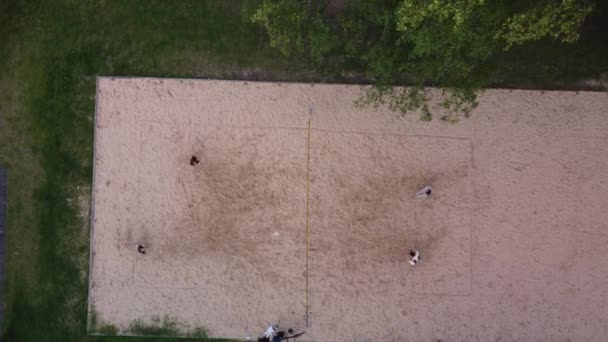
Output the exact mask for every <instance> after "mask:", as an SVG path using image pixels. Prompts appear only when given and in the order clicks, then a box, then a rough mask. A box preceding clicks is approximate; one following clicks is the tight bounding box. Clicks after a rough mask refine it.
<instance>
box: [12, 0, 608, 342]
mask: <svg viewBox="0 0 608 342" xmlns="http://www.w3.org/2000/svg"><path fill="white" fill-rule="evenodd" d="M240 4H241V2H240V1H213V2H211V1H210V2H204V3H203V2H201V1H179V2H170V1H152V0H147V1H117V0H110V1H78V2H73V1H62V0H56V1H37V0H31V1H19V0H1V1H0V42H2V43H1V44H2V46H0V164H3V165H6V166H7V167H8V169H9V183H10V185H9V187H10V190H9V191H10V194H9V208H8V210H9V215H8V217H9V222H8V234H7V239H8V240H7V249H8V250H7V263H8V265H7V284H6V289H7V293H6V296H5V305H6V310H5V312H6V317H5V322H4V325H3V331H2V335H3V340H6V341H127V340H130V339H129V338H95V337H87V336H86V293H87V281H86V280H87V265H88V238H89V236H88V223H87V221H86V218H87V217H88V212H87V203H88V201H89V194H90V183H91V158H92V132H93V126H92V115H93V111H94V89H95V77H96V76H97V75H121V76H159V77H160V76H165V77H168V76H172V77H178V76H179V77H210V78H235V79H265V80H290V81H308V80H315V81H335V82H340V81H344V80H345V79H346V78H345V77H343V76H341V72H344V74H347V73H349V72H352V71H353V70H339V69H337V71H333V72H331V73H326V72H322V71H319V70H314V69H313V68H312V67H311V66H310V65H308V64H306V63H305V62H303V61H299V60H294V59H292V60H287V59H285V58H283V57H282V56H280V55H279V54H278V53H277V52H275V51H273V50H271V49H269V48H268V47H267V44H266V42H265V36H264V34H263V33H262V32H261V31H259V30H258V29H256V28H254V27H251V26H250V25H247V24H243V22H242V18H241V17H240ZM602 11H603V12H604V13H602ZM605 12H606V10H605V9H600V10H599V12H598V13H599V14H598V16H599V17H600V18H601V16H602V15H604V16H605ZM606 23H607V21H605V20H604V21H603V23H602V22H600V20H598V19H597V18H596V20H595V21H594V22H593V25H595V26H591V27H590V28H588V31H587V32H586V34H585V35H584V36H583V38H582V41H581V42H580V43H579V44H578V46H571V47H561V46H556V45H553V44H548V43H542V42H541V43H539V44H538V45H536V46H535V47H533V48H526V49H523V48H522V49H519V50H515V51H513V52H512V53H511V55H509V56H503V57H501V58H499V59H497V60H496V61H495V62H496V63H497V64H499V65H501V68H500V70H499V72H497V73H496V85H499V86H508V87H535V88H576V87H577V80H579V79H582V78H593V77H596V76H597V75H598V74H599V73H601V72H606V71H607V70H608V59H607V58H605V57H606V56H607V55H608V53H607V52H608V51H607V50H608V44H607V43H606V37H608V34H605V32H607V31H608V30H607V29H606V28H607V27H608V24H606ZM598 25H603V26H598ZM356 71H357V70H355V72H356ZM360 80H364V78H361V79H360ZM152 330H154V329H152ZM131 340H134V339H131ZM137 340H141V339H137ZM146 340H150V341H152V340H154V339H146ZM163 341H167V340H166V339H163Z"/></svg>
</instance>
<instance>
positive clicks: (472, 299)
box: [90, 78, 608, 341]
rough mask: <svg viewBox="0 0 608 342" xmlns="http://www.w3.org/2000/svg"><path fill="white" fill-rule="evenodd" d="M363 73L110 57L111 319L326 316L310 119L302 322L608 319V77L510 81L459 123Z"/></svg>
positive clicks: (402, 327) (105, 259) (99, 161)
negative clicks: (307, 77) (388, 104)
mask: <svg viewBox="0 0 608 342" xmlns="http://www.w3.org/2000/svg"><path fill="white" fill-rule="evenodd" d="M359 93H360V87H357V86H342V85H309V84H270V83H251V82H249V83H247V82H223V81H205V80H196V81H195V80H169V79H119V78H99V79H98V89H97V119H96V137H95V140H96V141H95V180H94V189H93V193H94V199H93V200H94V203H93V205H94V218H93V236H92V260H91V263H92V265H91V275H90V276H91V282H90V306H91V309H94V310H95V312H96V313H97V316H98V318H99V319H101V320H102V321H104V322H106V323H111V324H114V325H116V326H118V327H120V329H121V333H123V334H129V333H130V332H129V325H130V324H131V323H132V322H134V321H136V320H141V321H143V322H150V321H151V320H152V319H154V317H161V318H162V317H167V318H169V319H174V320H176V321H178V322H180V324H182V326H183V327H184V328H194V327H200V326H204V327H206V328H207V329H209V332H210V335H212V336H218V337H232V338H237V339H243V338H244V337H245V336H247V335H251V336H257V335H259V334H261V333H262V332H263V330H264V328H265V326H266V325H267V324H269V323H276V322H278V323H279V324H280V325H281V326H283V327H285V328H287V327H294V328H295V329H296V330H304V329H306V326H305V320H304V318H305V315H306V285H305V284H306V175H307V172H306V171H307V144H308V131H307V123H308V119H309V118H311V119H312V130H311V139H310V249H309V258H308V265H309V276H308V281H309V290H308V300H309V327H308V329H306V331H307V333H306V335H304V336H303V337H305V338H301V339H300V341H432V340H437V339H440V340H443V341H495V340H498V341H524V340H525V341H603V340H605V336H608V319H607V317H608V249H607V248H606V246H607V245H608V227H607V223H606V222H608V210H606V209H605V208H606V205H607V204H608V120H606V114H607V113H608V95H607V94H606V93H585V92H581V93H574V92H535V91H503V90H490V91H486V92H485V94H484V95H483V96H482V97H481V99H480V103H481V104H480V106H479V107H478V108H477V109H476V110H475V111H474V112H473V115H472V117H471V118H470V119H467V120H463V121H461V122H459V123H456V124H447V123H443V122H440V121H439V120H436V121H433V122H431V123H423V122H419V121H418V120H417V117H416V115H415V114H412V115H410V116H406V117H401V116H399V115H397V114H394V113H390V112H388V111H385V110H382V109H379V110H372V109H369V108H364V109H361V108H356V107H354V105H353V101H354V100H355V99H356V98H357V97H358V95H359ZM192 155H196V156H198V157H199V159H200V160H201V163H200V164H199V165H196V166H190V165H189V163H188V162H189V159H190V157H191V156H192ZM429 183H430V184H431V185H432V186H433V188H434V190H435V191H434V192H433V195H432V197H431V198H429V199H424V200H420V199H418V200H417V199H415V198H414V193H415V191H416V190H417V189H418V188H420V187H421V186H423V185H425V184H429ZM136 244H143V245H145V246H146V247H147V253H146V254H145V255H140V254H138V253H137V251H136V249H135V247H134V246H135V245H136ZM411 247H416V248H419V249H420V250H421V252H422V256H423V259H422V261H421V263H420V264H419V265H418V266H417V267H415V268H412V267H410V266H409V264H408V263H407V253H408V251H409V248H411Z"/></svg>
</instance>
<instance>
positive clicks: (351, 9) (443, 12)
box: [252, 0, 591, 119]
mask: <svg viewBox="0 0 608 342" xmlns="http://www.w3.org/2000/svg"><path fill="white" fill-rule="evenodd" d="M320 7H321V8H323V7H324V6H320ZM590 11H591V7H590V6H589V5H586V4H584V3H582V2H581V1H579V0H545V1H540V2H528V1H517V0H515V1H512V2H502V1H492V0H400V1H397V0H368V1H349V2H347V3H346V5H345V8H344V9H343V11H342V12H341V13H340V15H339V16H338V19H337V20H335V21H333V23H332V22H331V21H330V19H331V18H330V17H329V16H328V15H327V14H325V13H322V12H320V11H311V10H310V8H309V6H308V5H306V4H305V3H304V2H299V1H280V0H273V1H264V2H263V3H262V4H261V5H259V7H258V9H257V11H256V12H255V14H254V15H253V16H252V21H253V22H255V23H261V24H263V26H264V28H265V29H266V31H267V32H268V34H269V36H270V42H271V46H274V47H278V48H280V49H281V51H282V52H283V53H285V54H289V53H290V51H299V52H302V51H304V50H306V49H307V47H308V46H311V45H314V41H315V40H316V39H318V40H320V41H322V42H324V44H322V47H323V48H321V49H314V50H312V51H313V53H311V54H312V56H313V57H314V59H315V60H317V61H326V60H328V59H329V60H332V61H334V62H336V63H337V65H336V67H338V68H346V67H348V66H352V65H354V66H357V67H360V68H362V69H363V70H365V72H366V74H367V75H368V76H369V77H370V78H371V79H372V80H373V81H374V82H375V85H376V88H375V89H373V90H369V91H368V92H367V94H365V95H364V97H363V100H362V101H360V103H368V104H374V103H376V104H387V105H388V106H389V107H391V108H393V109H396V110H400V111H402V112H404V113H405V112H407V111H410V110H420V111H421V113H422V118H423V119H430V118H431V117H432V116H431V114H430V111H429V107H428V105H427V102H428V96H426V94H425V93H424V92H422V91H421V89H422V87H423V86H425V85H433V86H438V87H440V88H444V90H445V95H446V98H445V100H444V101H443V102H442V106H443V107H444V108H445V109H447V110H450V111H455V112H459V113H463V114H464V115H465V116H468V115H469V114H470V112H471V110H472V109H473V108H475V106H476V105H477V103H476V93H477V90H478V89H480V88H482V87H484V86H487V85H489V84H490V83H491V81H492V78H493V73H494V70H493V69H492V68H491V65H490V64H489V62H488V61H489V60H491V59H492V58H494V57H495V56H497V55H500V54H501V53H503V52H504V50H508V49H509V48H510V47H511V46H512V45H514V44H517V45H521V44H524V43H526V42H532V41H537V40H540V39H542V38H545V37H548V38H551V39H555V40H557V41H559V42H564V43H573V42H575V41H576V40H577V38H578V29H579V27H580V26H581V25H582V23H583V21H584V19H585V17H586V16H587V15H588V14H589V13H590ZM321 16H325V19H323V18H321ZM313 19H314V21H315V22H318V23H319V25H318V27H319V29H314V30H313V29H311V28H309V25H308V23H311V22H313ZM328 22H330V23H331V24H329V25H328V24H326V23H328ZM303 23H307V24H306V25H303ZM317 34H319V36H317ZM325 37H334V38H332V39H326V38H325ZM330 53H331V54H332V55H331V56H328V54H330ZM319 56H324V57H325V58H319ZM330 57H333V58H330ZM399 83H401V84H403V83H406V84H410V85H413V87H410V88H409V90H407V91H397V90H391V89H390V86H391V85H394V84H399Z"/></svg>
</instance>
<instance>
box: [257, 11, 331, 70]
mask: <svg viewBox="0 0 608 342" xmlns="http://www.w3.org/2000/svg"><path fill="white" fill-rule="evenodd" d="M319 4H320V3H319ZM317 5H318V4H317ZM247 7H248V9H249V10H250V11H251V10H252V7H253V8H255V9H254V10H253V13H252V14H251V22H253V23H258V24H260V25H262V26H264V28H265V29H266V31H267V32H268V36H269V37H270V46H272V47H274V48H277V49H279V50H280V51H281V53H283V54H284V55H285V56H291V55H294V54H306V55H308V56H310V57H312V58H313V59H315V60H317V61H319V62H321V61H322V60H323V58H324V56H325V55H326V54H327V53H328V52H329V51H330V50H331V49H332V48H333V43H334V42H333V35H332V32H331V30H330V29H329V27H328V26H327V24H326V23H325V21H324V18H323V16H322V15H321V13H322V11H323V9H324V8H321V7H320V6H315V2H314V1H302V0H296V1H283V0H263V1H262V2H260V3H258V6H257V7H255V6H252V4H251V2H250V3H248V5H247Z"/></svg>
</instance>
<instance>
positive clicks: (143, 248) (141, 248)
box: [135, 245, 146, 254]
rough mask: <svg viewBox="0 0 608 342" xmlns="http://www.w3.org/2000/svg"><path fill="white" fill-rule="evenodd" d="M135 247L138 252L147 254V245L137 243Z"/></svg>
mask: <svg viewBox="0 0 608 342" xmlns="http://www.w3.org/2000/svg"><path fill="white" fill-rule="evenodd" d="M135 248H137V253H139V254H146V247H144V246H142V245H135Z"/></svg>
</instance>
